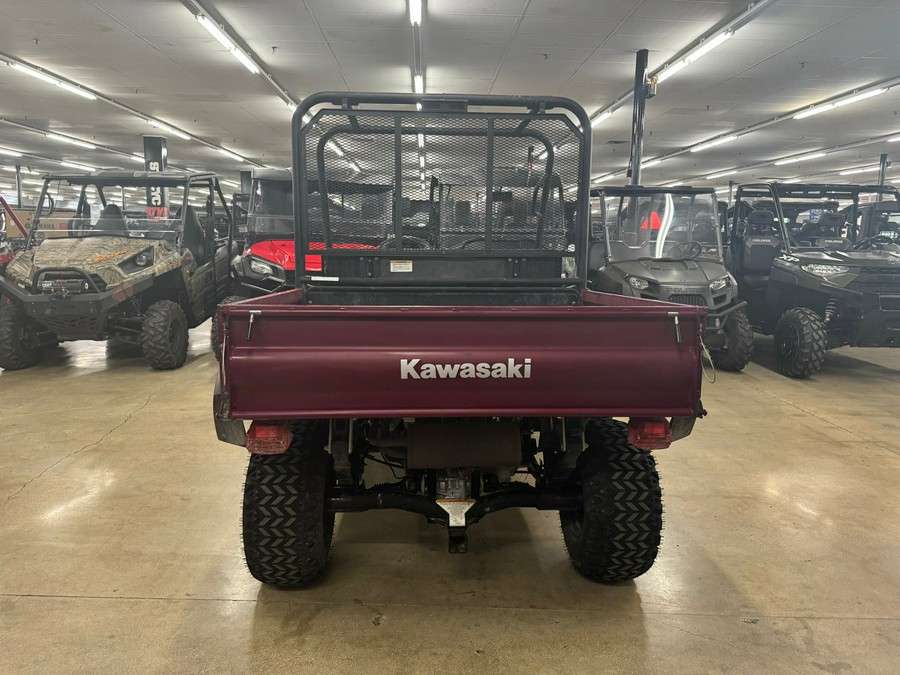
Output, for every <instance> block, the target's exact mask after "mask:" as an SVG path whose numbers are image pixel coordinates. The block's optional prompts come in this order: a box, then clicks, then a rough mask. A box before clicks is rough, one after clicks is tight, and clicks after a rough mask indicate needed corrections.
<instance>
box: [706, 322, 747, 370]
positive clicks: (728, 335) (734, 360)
mask: <svg viewBox="0 0 900 675" xmlns="http://www.w3.org/2000/svg"><path fill="white" fill-rule="evenodd" d="M722 331H723V332H724V333H725V348H724V349H717V350H716V351H714V352H713V353H712V360H713V363H714V364H715V366H716V368H719V369H720V370H728V371H731V372H733V373H736V372H739V371H741V370H743V369H744V366H746V365H747V364H748V363H750V358H751V357H752V356H753V327H752V326H751V325H750V319H748V318H747V313H746V312H745V311H744V310H743V309H738V310H735V311H733V312H732V313H731V314H729V315H728V317H727V318H726V319H725V325H724V326H722Z"/></svg>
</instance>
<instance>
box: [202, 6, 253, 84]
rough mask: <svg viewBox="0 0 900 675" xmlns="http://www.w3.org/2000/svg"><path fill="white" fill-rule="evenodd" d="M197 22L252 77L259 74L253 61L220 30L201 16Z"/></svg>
mask: <svg viewBox="0 0 900 675" xmlns="http://www.w3.org/2000/svg"><path fill="white" fill-rule="evenodd" d="M197 22H198V23H199V24H200V25H201V26H203V27H204V28H205V29H206V30H207V31H208V32H209V34H210V35H212V36H213V37H214V38H215V39H216V40H217V41H218V42H219V44H220V45H222V46H223V47H225V49H227V50H228V51H229V52H231V55H232V56H233V57H234V58H236V59H237V60H238V61H240V62H241V64H242V65H243V66H244V67H245V68H246V69H247V70H249V71H250V72H251V73H253V74H254V75H257V74H259V67H258V66H257V65H256V64H255V63H254V62H253V59H251V58H250V57H249V56H247V55H246V54H245V53H244V52H243V51H241V50H240V49H238V48H237V46H236V45H235V44H234V42H232V41H231V38H229V37H228V36H227V35H225V33H224V32H223V31H222V29H221V28H219V27H218V26H217V25H216V24H215V23H213V22H212V21H210V20H209V19H208V18H207V17H205V16H203V15H202V14H197Z"/></svg>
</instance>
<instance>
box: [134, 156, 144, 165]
mask: <svg viewBox="0 0 900 675" xmlns="http://www.w3.org/2000/svg"><path fill="white" fill-rule="evenodd" d="M131 160H132V161H134V162H140V163H141V164H143V163H144V158H143V157H142V156H141V155H131Z"/></svg>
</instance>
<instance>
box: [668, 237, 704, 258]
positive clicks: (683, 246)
mask: <svg viewBox="0 0 900 675" xmlns="http://www.w3.org/2000/svg"><path fill="white" fill-rule="evenodd" d="M673 252H674V253H678V254H679V255H681V256H683V257H685V258H696V257H697V256H698V255H700V254H701V253H703V244H701V243H700V242H699V241H693V240H691V241H679V242H676V243H675V247H674V250H673Z"/></svg>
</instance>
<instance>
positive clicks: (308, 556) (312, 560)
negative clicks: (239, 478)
mask: <svg viewBox="0 0 900 675" xmlns="http://www.w3.org/2000/svg"><path fill="white" fill-rule="evenodd" d="M326 441H327V428H326V427H325V425H323V424H321V423H305V424H300V425H297V427H295V429H294V441H293V443H292V444H291V447H290V448H289V449H288V451H287V452H286V453H284V454H283V455H251V456H250V466H249V467H248V468H247V482H246V483H245V484H244V517H243V526H244V528H243V535H244V556H245V558H246V560H247V567H248V568H249V569H250V574H252V575H253V576H254V578H256V579H258V580H259V581H262V582H263V583H265V584H274V585H276V586H286V587H296V586H303V585H304V584H308V583H309V582H311V581H313V580H314V579H316V578H317V577H318V576H319V575H321V574H322V572H323V571H324V570H325V566H326V564H327V563H328V556H329V553H330V552H331V539H332V536H333V534H334V513H329V512H326V510H325V490H326V488H327V486H328V485H330V484H331V483H332V482H333V480H334V479H333V470H332V462H331V456H330V455H329V454H328V453H326V452H325V443H326Z"/></svg>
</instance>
